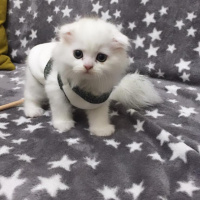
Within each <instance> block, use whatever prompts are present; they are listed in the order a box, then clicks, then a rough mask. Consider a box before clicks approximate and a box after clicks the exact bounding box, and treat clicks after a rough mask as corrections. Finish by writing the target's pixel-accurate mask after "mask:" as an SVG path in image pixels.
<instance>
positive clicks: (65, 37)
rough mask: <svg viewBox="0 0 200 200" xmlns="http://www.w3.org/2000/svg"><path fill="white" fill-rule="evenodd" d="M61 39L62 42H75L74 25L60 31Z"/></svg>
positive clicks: (67, 25) (68, 25)
mask: <svg viewBox="0 0 200 200" xmlns="http://www.w3.org/2000/svg"><path fill="white" fill-rule="evenodd" d="M59 38H60V40H61V41H65V42H68V43H69V42H71V41H72V40H73V24H66V25H64V26H61V28H60V30H59Z"/></svg>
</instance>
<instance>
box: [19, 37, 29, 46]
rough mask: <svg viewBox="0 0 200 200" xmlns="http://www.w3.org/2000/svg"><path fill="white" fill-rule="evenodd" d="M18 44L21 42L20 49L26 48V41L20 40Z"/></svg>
mask: <svg viewBox="0 0 200 200" xmlns="http://www.w3.org/2000/svg"><path fill="white" fill-rule="evenodd" d="M20 42H21V47H26V45H27V43H28V40H27V39H26V38H24V39H23V40H20Z"/></svg>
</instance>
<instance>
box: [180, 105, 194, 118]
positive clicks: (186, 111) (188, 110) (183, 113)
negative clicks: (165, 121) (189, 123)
mask: <svg viewBox="0 0 200 200" xmlns="http://www.w3.org/2000/svg"><path fill="white" fill-rule="evenodd" d="M180 107H181V109H180V110H179V112H180V115H179V117H181V116H183V117H189V116H190V115H191V114H197V112H196V111H195V110H194V108H186V107H184V106H180Z"/></svg>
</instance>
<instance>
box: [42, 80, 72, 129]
mask: <svg viewBox="0 0 200 200" xmlns="http://www.w3.org/2000/svg"><path fill="white" fill-rule="evenodd" d="M45 90H46V93H47V96H48V99H49V104H50V108H51V112H52V123H53V126H54V128H56V129H57V130H58V131H60V132H64V131H68V130H70V129H71V128H72V127H74V121H73V118H72V109H71V105H70V103H69V102H68V101H67V99H66V97H65V95H64V93H63V91H62V90H61V89H60V87H59V85H58V83H57V82H56V83H55V82H54V81H51V80H47V81H46V85H45Z"/></svg>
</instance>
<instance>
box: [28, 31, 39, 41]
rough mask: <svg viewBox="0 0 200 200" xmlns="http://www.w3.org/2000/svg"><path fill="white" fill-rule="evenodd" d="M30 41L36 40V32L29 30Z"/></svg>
mask: <svg viewBox="0 0 200 200" xmlns="http://www.w3.org/2000/svg"><path fill="white" fill-rule="evenodd" d="M29 37H30V38H31V39H32V40H33V39H35V38H37V30H35V31H34V30H33V29H31V34H30V36H29Z"/></svg>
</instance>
